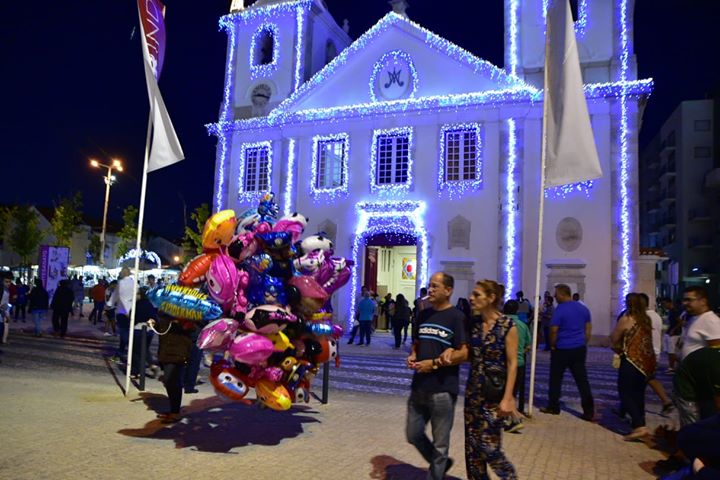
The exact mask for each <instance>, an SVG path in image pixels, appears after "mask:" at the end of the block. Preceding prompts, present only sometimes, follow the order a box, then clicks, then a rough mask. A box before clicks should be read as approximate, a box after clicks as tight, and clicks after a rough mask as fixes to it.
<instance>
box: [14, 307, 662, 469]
mask: <svg viewBox="0 0 720 480" xmlns="http://www.w3.org/2000/svg"><path fill="white" fill-rule="evenodd" d="M82 322H84V323H82ZM86 323H87V321H86V320H73V321H72V322H71V328H70V335H71V336H72V335H79V336H81V337H85V338H89V337H94V338H89V339H86V340H83V339H78V338H68V339H65V340H59V339H54V338H42V339H35V338H32V337H30V336H29V335H27V334H23V333H21V332H20V331H19V330H18V329H21V328H23V327H24V328H29V324H16V325H14V326H13V332H12V333H11V336H10V342H11V343H10V345H7V346H3V347H2V350H4V355H3V356H2V364H0V375H1V378H2V380H1V381H0V402H1V404H2V405H3V420H2V422H0V438H2V439H3V440H5V441H4V442H3V447H2V449H0V478H3V479H4V478H8V479H38V478H47V479H65V478H88V479H96V478H109V479H114V478H138V477H141V476H145V475H148V474H150V475H152V477H153V478H154V479H163V478H168V479H169V478H172V479H184V478H202V477H206V478H228V477H231V476H232V477H237V478H247V479H285V478H313V479H337V478H343V479H347V480H352V479H358V480H359V479H367V478H371V479H387V480H390V479H397V480H405V479H408V480H414V479H421V478H424V468H425V465H424V461H423V460H422V458H421V457H420V456H419V454H418V453H417V452H416V451H415V450H414V448H413V447H412V446H410V445H409V444H407V443H406V441H405V438H404V421H405V399H406V395H407V379H408V378H409V376H408V375H407V372H406V371H405V370H403V369H402V367H401V361H402V357H403V356H404V355H405V353H404V352H402V351H395V350H392V348H391V346H390V340H389V337H388V336H386V335H378V336H376V339H375V341H374V345H373V346H372V347H370V348H361V347H355V346H347V345H344V344H343V345H342V349H341V353H342V355H343V357H342V362H341V368H340V369H335V368H332V370H331V372H332V373H331V389H330V402H329V403H328V404H326V405H323V404H321V403H319V402H318V401H316V400H314V399H313V400H312V401H311V402H310V403H309V404H308V405H303V406H299V407H294V408H293V409H292V410H290V411H289V412H282V413H279V412H272V411H269V410H263V409H259V408H257V407H246V406H242V405H238V404H227V403H223V402H222V401H220V400H219V399H218V398H217V397H216V396H214V395H213V392H212V388H211V387H210V386H209V385H208V384H203V385H200V386H199V387H198V388H199V389H200V393H199V394H196V395H185V397H184V399H183V412H184V414H185V418H184V419H183V421H182V422H181V423H178V424H175V425H171V426H165V425H162V424H160V423H159V421H158V420H156V419H155V412H156V411H161V410H163V409H164V408H165V407H166V399H165V396H164V391H163V389H162V387H161V385H160V384H159V383H158V382H156V381H153V380H149V382H148V388H147V390H146V392H142V393H138V392H137V391H135V390H133V391H132V392H131V394H130V396H129V397H128V398H125V397H123V396H122V393H121V391H120V388H119V383H122V379H121V378H119V377H120V375H121V374H120V373H119V372H118V371H117V369H116V366H115V365H114V364H112V363H110V362H108V361H107V360H106V359H105V358H104V356H103V355H104V354H105V353H106V352H107V351H108V346H110V345H112V343H114V341H115V340H112V339H111V340H110V341H109V342H107V341H105V340H104V339H103V338H102V337H101V334H100V335H97V336H94V335H91V334H92V332H90V333H88V331H87V330H88V328H87V327H86V326H84V324H86ZM607 357H608V356H607V353H606V351H603V350H594V349H593V350H591V353H590V355H589V362H588V363H589V368H590V370H591V376H592V377H593V379H592V380H591V383H592V386H593V388H594V389H595V391H596V392H597V393H596V397H598V404H599V411H598V421H599V423H588V422H584V421H582V420H580V419H578V418H577V417H576V416H574V415H572V414H570V413H568V412H566V411H564V412H563V413H562V414H561V415H560V416H548V415H543V414H540V413H537V414H536V415H534V417H533V418H532V419H530V420H528V421H527V422H526V423H527V426H526V428H525V429H524V430H522V433H521V434H517V435H513V434H509V435H504V437H503V441H504V446H505V450H506V452H507V454H508V456H509V458H510V459H511V460H512V461H513V463H514V464H515V465H516V467H517V469H518V473H519V476H520V478H528V479H589V480H590V479H596V478H597V479H647V478H654V475H652V474H651V473H650V472H651V469H652V467H653V466H654V463H655V462H656V461H657V460H660V459H662V458H664V457H663V455H662V454H661V453H660V452H659V451H657V450H654V449H651V448H649V447H648V446H646V445H644V444H639V443H632V444H630V443H626V442H623V441H622V438H621V436H620V435H619V434H618V433H615V431H622V432H624V431H626V430H627V428H628V427H627V425H625V424H623V423H621V422H619V421H618V420H617V419H616V418H614V417H613V416H612V415H611V414H609V413H608V412H607V408H606V407H607V406H609V405H610V404H611V402H612V401H613V400H612V398H610V397H611V393H612V391H613V388H614V387H613V385H614V379H613V378H614V377H613V371H612V369H611V368H610V367H608V366H607V365H608V364H609V360H608V358H607ZM606 360H608V361H607V362H606ZM543 368H544V369H545V372H547V359H546V357H545V356H544V354H542V355H540V359H539V367H538V371H539V376H538V389H539V392H538V397H537V398H538V402H541V399H542V398H543V396H544V393H543V390H542V388H544V385H545V384H546V383H547V381H546V379H547V376H546V375H547V373H542V369H543ZM543 375H545V376H544V377H543ZM118 382H119V383H118ZM319 383H320V382H319V380H316V382H315V388H316V390H319V388H320V385H319ZM565 392H567V394H566V395H565V399H566V401H567V409H568V410H569V411H573V410H577V407H578V405H577V402H576V400H577V399H576V398H575V397H574V396H576V395H577V393H576V389H575V387H574V385H573V384H572V380H570V383H569V384H568V385H567V388H565ZM605 395H607V396H608V397H609V398H607V399H604V398H603V397H604V396H605ZM648 400H649V401H650V407H648V410H649V411H650V412H651V413H650V414H649V415H648V422H649V425H650V426H651V427H653V426H656V425H658V424H660V423H667V422H668V421H669V420H668V419H664V418H662V417H659V416H658V415H656V414H654V413H652V412H653V411H657V408H654V406H653V405H656V402H655V403H653V396H652V394H651V393H650V392H649V393H648ZM541 404H542V403H541ZM670 421H671V420H670ZM451 456H452V457H454V458H455V459H457V460H458V461H457V463H456V465H455V466H454V467H453V469H452V470H451V471H450V472H449V474H450V475H451V476H452V477H450V478H466V477H465V471H464V466H463V461H462V459H463V457H464V454H463V428H462V398H460V399H459V400H458V408H457V410H456V421H455V428H454V430H453V436H452V440H451ZM493 478H495V477H493Z"/></svg>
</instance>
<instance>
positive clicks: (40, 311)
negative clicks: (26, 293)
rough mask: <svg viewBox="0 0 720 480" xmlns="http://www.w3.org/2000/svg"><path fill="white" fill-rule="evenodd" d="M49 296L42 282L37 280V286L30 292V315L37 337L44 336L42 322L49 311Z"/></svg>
mask: <svg viewBox="0 0 720 480" xmlns="http://www.w3.org/2000/svg"><path fill="white" fill-rule="evenodd" d="M48 303H49V296H48V292H47V290H45V287H43V283H42V280H40V279H39V278H36V279H35V286H34V287H33V289H32V290H30V315H32V317H33V323H34V324H35V336H36V337H40V336H42V321H43V318H45V315H46V314H47V311H48Z"/></svg>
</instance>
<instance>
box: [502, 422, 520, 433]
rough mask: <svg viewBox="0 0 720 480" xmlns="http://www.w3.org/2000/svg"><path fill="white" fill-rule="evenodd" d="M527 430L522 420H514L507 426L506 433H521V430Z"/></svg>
mask: <svg viewBox="0 0 720 480" xmlns="http://www.w3.org/2000/svg"><path fill="white" fill-rule="evenodd" d="M523 428H525V424H524V423H523V422H522V420H513V421H511V422H510V423H508V424H507V425H505V428H504V429H505V431H506V432H508V433H520V430H522V429H523Z"/></svg>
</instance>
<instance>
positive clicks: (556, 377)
mask: <svg viewBox="0 0 720 480" xmlns="http://www.w3.org/2000/svg"><path fill="white" fill-rule="evenodd" d="M586 357H587V347H584V346H583V347H578V348H570V349H567V350H561V349H555V350H553V351H552V352H551V353H550V393H549V399H548V407H549V408H552V409H558V410H559V409H560V394H561V393H562V380H563V375H565V370H566V369H568V368H569V369H570V373H572V376H573V378H574V379H575V385H577V388H578V391H579V392H580V401H581V402H582V409H583V413H584V414H586V415H592V414H593V413H595V404H594V401H593V397H592V392H591V391H590V382H588V376H587V369H586V368H585V359H586Z"/></svg>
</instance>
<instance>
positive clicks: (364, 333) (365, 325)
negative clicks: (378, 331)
mask: <svg viewBox="0 0 720 480" xmlns="http://www.w3.org/2000/svg"><path fill="white" fill-rule="evenodd" d="M371 332H372V320H367V321H365V320H360V345H362V344H363V342H364V343H365V344H366V345H370V334H371Z"/></svg>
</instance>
